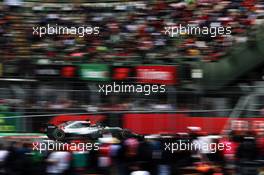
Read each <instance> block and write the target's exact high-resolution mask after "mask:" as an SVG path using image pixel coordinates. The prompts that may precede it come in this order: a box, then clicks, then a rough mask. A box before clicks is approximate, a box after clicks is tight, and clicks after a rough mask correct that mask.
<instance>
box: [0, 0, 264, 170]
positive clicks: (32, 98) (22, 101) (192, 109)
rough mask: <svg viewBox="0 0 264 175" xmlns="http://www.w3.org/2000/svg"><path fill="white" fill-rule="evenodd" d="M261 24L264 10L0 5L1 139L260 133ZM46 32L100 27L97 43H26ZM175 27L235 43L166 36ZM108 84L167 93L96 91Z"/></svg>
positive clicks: (189, 1)
mask: <svg viewBox="0 0 264 175" xmlns="http://www.w3.org/2000/svg"><path fill="white" fill-rule="evenodd" d="M263 23H264V3H263V1H261V0H225V1H224V0H185V1H184V0H182V1H180V0H178V1H177V0H175V1H173V0H158V1H155V0H149V1H125V0H97V1H93V0H86V1H84V0H76V1H68V0H60V1H53V0H47V1H38V0H26V1H21V0H4V1H1V2H0V121H1V122H0V132H2V135H3V136H5V135H6V134H7V133H32V132H34V133H39V132H43V131H44V130H45V126H46V124H47V122H48V121H50V120H52V119H53V120H54V117H55V119H57V120H65V121H67V120H68V119H69V118H71V119H73V118H74V117H79V118H83V119H87V118H89V119H94V120H95V121H100V122H103V123H104V124H105V125H108V126H120V127H123V128H128V129H130V130H132V131H134V132H136V133H139V134H161V133H167V134H176V133H179V132H188V129H187V127H189V126H194V127H200V128H201V131H203V132H205V133H206V134H223V133H224V134H226V133H227V132H226V131H230V130H232V127H234V128H235V129H236V130H243V131H245V130H246V131H255V130H261V131H262V130H263V128H264V120H263V114H264V113H263V112H264V103H263V100H262V99H263V97H264V96H263V95H264V93H263V92H264V81H263V78H264V77H263V76H264V27H263ZM47 24H58V25H61V26H76V27H78V26H83V25H86V26H98V27H100V34H99V35H96V36H95V35H91V36H85V37H78V36H77V35H49V36H48V35H46V36H43V37H39V36H36V35H33V34H32V33H33V27H36V26H46V25H47ZM178 24H182V25H187V24H193V25H196V26H200V27H202V26H208V27H209V26H219V25H221V26H224V27H228V26H230V27H231V28H232V29H231V30H232V34H231V36H225V35H221V36H217V37H215V38H212V37H210V36H209V35H208V36H207V35H195V36H194V35H186V34H183V35H179V36H177V37H170V36H168V35H165V34H164V27H165V26H173V25H178ZM147 73H150V74H147ZM161 74H162V75H163V76H160V75H161ZM143 75H151V76H143ZM164 75H165V76H164ZM113 82H117V83H120V84H122V83H129V84H135V85H137V84H164V85H166V93H151V94H150V95H144V93H110V94H108V95H105V94H103V93H100V92H99V91H98V90H99V88H98V85H103V84H105V85H107V84H111V83H113ZM233 121H234V122H233ZM232 123H236V124H232ZM205 133H203V134H205ZM0 135H1V133H0ZM10 135H13V134H10ZM137 167H139V166H137ZM165 169H166V168H165ZM164 171H165V170H164ZM168 171H169V170H168ZM165 172H166V171H165ZM215 173H217V172H215ZM219 173H220V172H219ZM15 174H16V172H15ZM253 174H254V173H253Z"/></svg>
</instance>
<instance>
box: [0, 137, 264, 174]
mask: <svg viewBox="0 0 264 175" xmlns="http://www.w3.org/2000/svg"><path fill="white" fill-rule="evenodd" d="M1 140H2V141H3V140H4V143H5V146H2V147H1V150H0V163H1V167H0V170H1V171H0V173H1V174H3V175H13V174H16V175H22V174H43V175H44V174H48V175H55V174H56V175H66V174H70V175H75V174H76V175H77V174H78V175H82V174H96V175H103V174H104V175H112V174H113V175H150V174H151V175H174V174H175V175H176V174H177V175H179V174H182V175H185V174H196V175H234V174H239V175H262V174H263V160H264V159H263V158H264V157H263V156H264V154H263V153H264V152H263V148H264V147H263V143H264V142H263V135H252V134H245V133H244V134H239V135H238V134H234V133H232V134H230V135H229V136H226V137H219V136H218V137H213V136H208V135H204V134H202V133H195V132H191V133H189V134H187V133H186V134H185V135H183V134H181V135H175V136H172V135H171V136H169V135H168V136H166V137H164V135H163V136H161V135H160V136H158V135H155V136H154V135H153V136H148V138H146V139H137V138H127V139H125V140H119V139H117V138H113V137H109V136H108V137H104V138H100V139H99V140H98V141H97V142H98V143H99V149H98V150H95V149H92V150H90V151H84V150H85V149H84V150H81V149H80V150H74V151H73V150H68V151H65V150H59V149H54V150H52V149H50V150H49V151H43V150H42V152H41V153H40V152H39V151H38V150H33V149H32V147H33V146H32V142H23V141H19V140H17V141H16V142H10V144H9V145H6V143H7V142H6V141H5V138H2V139H1ZM180 140H181V141H182V142H186V140H187V141H188V142H190V143H194V142H197V143H200V144H202V142H204V143H206V144H209V143H210V144H211V143H218V144H219V143H225V144H227V143H228V144H229V145H230V148H231V149H227V148H225V149H224V150H221V151H219V150H217V151H216V152H213V153H212V152H211V153H210V151H209V152H208V150H207V151H204V148H203V147H202V149H193V150H188V149H186V150H181V151H179V150H178V151H174V152H171V150H168V149H167V147H166V145H168V144H169V143H171V144H172V143H179V141H180ZM75 143H80V141H75ZM6 146H7V147H6ZM174 148H175V149H176V147H174ZM212 149H213V148H212Z"/></svg>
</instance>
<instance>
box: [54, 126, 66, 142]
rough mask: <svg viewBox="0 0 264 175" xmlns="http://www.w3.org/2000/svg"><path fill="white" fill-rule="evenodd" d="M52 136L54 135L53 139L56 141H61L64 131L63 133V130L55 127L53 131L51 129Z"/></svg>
mask: <svg viewBox="0 0 264 175" xmlns="http://www.w3.org/2000/svg"><path fill="white" fill-rule="evenodd" d="M52 135H53V137H54V140H58V141H63V140H65V133H64V131H63V130H61V129H58V128H57V129H55V130H54V131H53V134H52Z"/></svg>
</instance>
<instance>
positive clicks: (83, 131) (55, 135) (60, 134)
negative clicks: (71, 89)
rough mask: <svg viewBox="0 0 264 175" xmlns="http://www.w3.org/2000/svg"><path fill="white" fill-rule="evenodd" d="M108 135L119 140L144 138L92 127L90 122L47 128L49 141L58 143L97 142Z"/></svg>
mask: <svg viewBox="0 0 264 175" xmlns="http://www.w3.org/2000/svg"><path fill="white" fill-rule="evenodd" d="M107 134H108V135H109V134H110V135H111V136H112V137H116V138H118V139H125V138H129V137H135V138H142V136H140V135H138V134H135V133H133V132H131V131H129V130H128V129H122V128H120V127H103V126H100V125H91V123H90V121H68V122H65V123H61V124H59V125H57V126H56V125H52V124H49V125H48V127H47V136H48V137H49V139H52V140H58V141H66V140H71V139H89V140H95V139H98V138H101V137H103V136H104V135H107Z"/></svg>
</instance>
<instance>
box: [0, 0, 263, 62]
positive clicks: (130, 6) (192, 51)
mask: <svg viewBox="0 0 264 175" xmlns="http://www.w3.org/2000/svg"><path fill="white" fill-rule="evenodd" d="M110 4H111V3H110ZM110 4H108V3H105V4H104V3H103V5H102V4H101V6H100V5H99V4H98V5H96V3H93V5H91V4H88V5H87V4H86V5H85V4H82V3H73V4H72V3H70V4H69V3H65V4H63V3H62V4H60V3H53V2H52V3H49V5H45V3H41V2H35V3H27V2H22V1H10V2H9V1H7V2H5V3H1V6H0V8H1V14H0V23H1V27H0V48H1V57H2V60H6V61H10V60H14V59H17V58H21V59H28V58H30V59H33V60H34V61H39V60H40V62H41V63H47V62H48V63H49V62H53V61H62V62H74V61H82V62H102V63H108V62H110V63H116V62H118V63H122V62H125V63H127V62H137V63H138V62H139V63H165V64H166V63H172V64H173V63H176V62H178V61H179V60H181V58H187V59H188V60H201V61H216V60H219V59H221V58H222V57H223V56H224V55H225V54H227V51H228V49H229V48H230V47H232V46H233V45H234V44H235V43H238V42H246V41H247V40H248V36H249V30H250V29H252V28H254V25H256V24H258V23H259V20H258V18H259V17H260V16H261V15H263V10H264V4H263V2H261V1H260V0H235V1H231V0H225V1H222V0H217V1H211V0H190V1H182V2H181V1H178V2H173V3H172V2H166V1H161V0H159V1H155V2H133V3H126V2H123V3H119V4H116V5H113V4H112V5H110ZM47 24H50V25H56V24H57V25H61V26H68V27H71V26H74V27H78V26H93V27H95V26H98V27H99V28H100V30H99V31H100V34H99V35H89V36H85V37H79V36H77V35H53V36H43V37H39V36H37V35H33V27H36V26H46V25H47ZM179 24H181V25H187V24H190V25H191V24H194V25H197V26H200V27H203V26H207V27H210V26H219V25H221V26H224V27H227V26H228V27H231V28H232V34H231V36H225V35H219V36H217V37H214V38H212V37H210V35H197V36H194V35H180V36H177V37H170V36H168V35H165V34H164V27H166V26H176V25H179Z"/></svg>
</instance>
